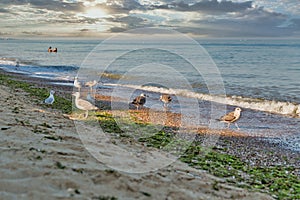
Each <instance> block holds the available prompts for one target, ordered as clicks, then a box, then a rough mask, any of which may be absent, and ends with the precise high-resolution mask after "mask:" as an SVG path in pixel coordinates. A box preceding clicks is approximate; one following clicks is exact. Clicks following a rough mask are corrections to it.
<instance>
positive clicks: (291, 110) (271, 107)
mask: <svg viewBox="0 0 300 200" xmlns="http://www.w3.org/2000/svg"><path fill="white" fill-rule="evenodd" d="M104 85H106V86H113V87H128V88H133V89H139V90H144V91H149V92H156V93H168V94H173V95H178V96H183V97H188V98H197V99H200V100H204V101H211V102H215V103H220V104H227V105H232V106H238V107H242V108H248V109H252V110H258V111H263V112H270V113H275V114H281V115H288V116H291V117H295V118H299V117H300V104H296V103H291V102H280V101H270V100H265V99H255V98H248V97H241V96H224V95H222V96H221V95H219V96H218V95H211V94H204V93H197V92H193V91H189V90H185V89H173V88H163V87H155V86H138V85H130V84H113V83H106V84H104Z"/></svg>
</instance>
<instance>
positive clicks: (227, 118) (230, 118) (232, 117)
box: [220, 107, 242, 130]
mask: <svg viewBox="0 0 300 200" xmlns="http://www.w3.org/2000/svg"><path fill="white" fill-rule="evenodd" d="M241 112H242V109H241V108H238V107H237V108H235V109H234V111H233V112H230V113H228V114H226V115H224V116H223V117H221V118H220V121H222V122H225V123H227V124H228V126H227V128H229V126H230V124H231V123H234V124H235V126H236V127H237V129H238V130H239V129H240V128H239V126H238V125H237V123H236V121H237V120H238V119H240V117H241Z"/></svg>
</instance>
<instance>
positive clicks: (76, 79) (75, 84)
mask: <svg viewBox="0 0 300 200" xmlns="http://www.w3.org/2000/svg"><path fill="white" fill-rule="evenodd" d="M74 86H75V87H76V88H78V91H79V92H80V88H81V83H80V82H79V81H78V76H75V78H74Z"/></svg>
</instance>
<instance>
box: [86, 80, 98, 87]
mask: <svg viewBox="0 0 300 200" xmlns="http://www.w3.org/2000/svg"><path fill="white" fill-rule="evenodd" d="M97 83H98V82H97V81H96V80H93V81H88V82H86V83H85V84H84V85H85V86H87V87H89V88H90V89H92V88H93V87H94V86H95V85H97Z"/></svg>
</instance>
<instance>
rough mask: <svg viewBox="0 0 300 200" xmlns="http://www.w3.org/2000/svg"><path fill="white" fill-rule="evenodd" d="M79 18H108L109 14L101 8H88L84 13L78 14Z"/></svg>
mask: <svg viewBox="0 0 300 200" xmlns="http://www.w3.org/2000/svg"><path fill="white" fill-rule="evenodd" d="M78 16H83V17H88V18H94V19H98V18H103V17H106V16H107V14H106V13H105V11H103V10H102V9H100V8H88V9H86V11H85V12H84V13H80V14H78Z"/></svg>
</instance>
